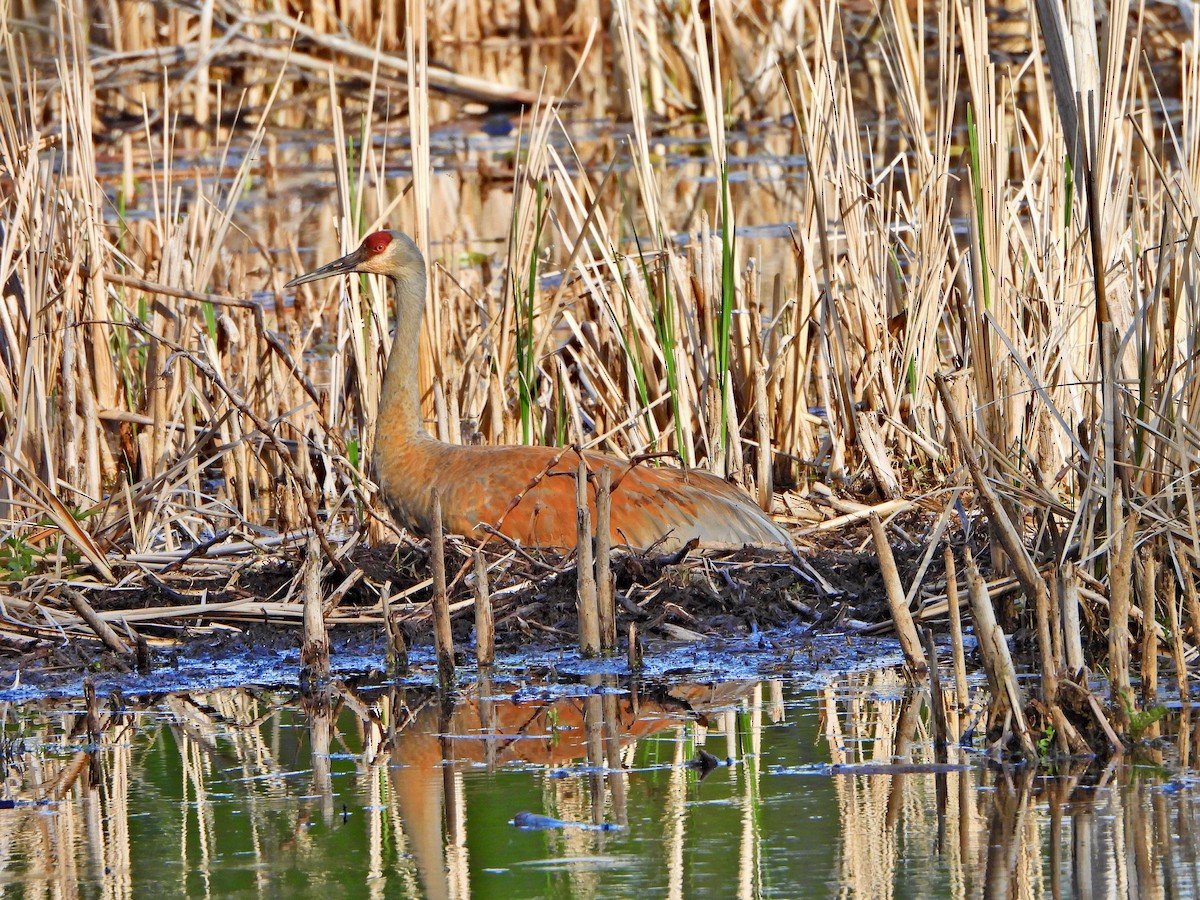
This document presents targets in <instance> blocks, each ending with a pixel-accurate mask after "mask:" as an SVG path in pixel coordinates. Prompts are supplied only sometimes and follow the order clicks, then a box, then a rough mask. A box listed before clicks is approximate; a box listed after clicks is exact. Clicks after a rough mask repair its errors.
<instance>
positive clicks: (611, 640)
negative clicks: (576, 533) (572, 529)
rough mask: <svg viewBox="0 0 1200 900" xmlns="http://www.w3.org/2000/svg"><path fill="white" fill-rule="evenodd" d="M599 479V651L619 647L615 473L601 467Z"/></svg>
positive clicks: (597, 486) (597, 548)
mask: <svg viewBox="0 0 1200 900" xmlns="http://www.w3.org/2000/svg"><path fill="white" fill-rule="evenodd" d="M596 480H597V483H596V602H597V604H598V605H599V613H600V615H599V619H600V648H601V649H602V650H614V649H616V646H617V610H616V605H615V603H614V600H613V569H612V529H611V523H612V470H611V469H610V468H609V467H608V466H601V467H600V471H599V472H598V473H597V476H596Z"/></svg>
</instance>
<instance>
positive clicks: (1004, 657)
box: [963, 547, 1037, 757]
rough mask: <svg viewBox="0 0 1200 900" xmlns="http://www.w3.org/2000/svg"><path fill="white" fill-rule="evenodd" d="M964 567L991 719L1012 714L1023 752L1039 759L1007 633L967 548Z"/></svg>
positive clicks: (996, 719)
mask: <svg viewBox="0 0 1200 900" xmlns="http://www.w3.org/2000/svg"><path fill="white" fill-rule="evenodd" d="M963 567H964V568H965V569H966V572H967V599H968V601H969V602H970V606H971V620H972V621H973V622H974V623H975V639H976V640H977V641H978V642H979V655H980V656H981V657H982V659H983V669H984V672H985V673H986V674H987V679H988V686H989V688H990V689H991V692H992V703H991V706H990V709H989V716H988V717H989V719H990V720H991V721H992V722H996V721H1000V720H1002V719H1003V718H1004V717H1005V715H1006V712H1008V711H1011V713H1012V720H1013V724H1014V725H1015V727H1016V733H1017V739H1018V741H1019V742H1020V744H1021V747H1022V749H1023V750H1024V751H1025V752H1026V753H1027V754H1029V755H1030V756H1031V757H1036V756H1037V748H1036V747H1035V746H1034V743H1033V738H1032V737H1031V736H1030V734H1029V727H1028V726H1027V725H1026V723H1025V712H1024V706H1025V701H1024V698H1023V697H1022V696H1021V686H1020V684H1019V683H1018V681H1017V672H1016V669H1015V668H1014V666H1013V661H1012V655H1011V654H1010V653H1009V650H1008V643H1007V642H1006V641H1005V638H1004V631H1003V629H1002V628H1001V627H1000V625H999V624H998V623H997V622H996V611H995V609H993V607H992V600H991V598H990V597H989V596H988V590H987V584H986V583H985V582H984V580H983V577H982V576H981V575H980V574H979V568H978V567H977V566H976V565H975V558H974V557H973V556H972V555H971V551H970V548H967V547H963Z"/></svg>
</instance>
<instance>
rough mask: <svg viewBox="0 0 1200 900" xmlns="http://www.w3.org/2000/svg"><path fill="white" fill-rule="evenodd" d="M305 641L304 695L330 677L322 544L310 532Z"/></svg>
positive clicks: (303, 586)
mask: <svg viewBox="0 0 1200 900" xmlns="http://www.w3.org/2000/svg"><path fill="white" fill-rule="evenodd" d="M300 577H301V591H302V592H303V597H304V643H303V644H302V645H301V647H300V688H301V691H302V692H304V693H305V694H307V693H310V692H311V691H312V690H314V689H315V687H316V683H317V682H319V681H321V680H323V679H326V678H328V677H329V633H328V631H327V630H326V628H325V616H324V614H323V612H322V609H321V546H320V544H318V543H317V538H316V537H315V536H314V535H312V534H310V535H309V537H308V546H307V549H306V550H305V553H304V565H303V571H302V572H301V576H300Z"/></svg>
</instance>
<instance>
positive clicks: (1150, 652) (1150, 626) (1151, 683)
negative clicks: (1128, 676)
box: [1138, 545, 1158, 738]
mask: <svg viewBox="0 0 1200 900" xmlns="http://www.w3.org/2000/svg"><path fill="white" fill-rule="evenodd" d="M1141 551H1142V552H1141V553H1140V554H1139V556H1140V557H1141V561H1142V565H1141V568H1140V570H1139V572H1138V593H1139V594H1140V595H1141V596H1140V597H1139V598H1138V599H1139V600H1140V601H1141V607H1142V648H1141V651H1142V652H1141V664H1142V707H1143V708H1144V709H1153V708H1154V707H1155V706H1158V627H1157V622H1158V620H1157V619H1156V618H1155V616H1154V613H1155V609H1154V607H1155V601H1156V599H1157V597H1158V592H1157V590H1156V589H1155V588H1156V582H1157V580H1158V557H1157V556H1156V555H1155V553H1154V548H1153V547H1152V546H1149V545H1145V546H1143V547H1142V548H1141ZM1156 729H1157V723H1153V724H1152V725H1151V731H1152V732H1154V731H1156ZM1147 737H1148V738H1154V737H1157V734H1156V733H1151V734H1148V735H1147Z"/></svg>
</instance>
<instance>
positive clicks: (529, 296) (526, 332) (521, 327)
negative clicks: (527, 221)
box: [512, 179, 546, 444]
mask: <svg viewBox="0 0 1200 900" xmlns="http://www.w3.org/2000/svg"><path fill="white" fill-rule="evenodd" d="M536 191H537V194H536V196H537V208H536V211H535V213H534V226H533V227H534V231H533V246H532V247H531V248H530V251H529V268H528V277H527V278H526V282H525V289H524V290H519V289H518V287H519V286H518V285H516V284H514V285H513V301H514V304H515V309H516V315H515V316H514V320H515V323H516V330H517V341H516V356H517V400H518V403H519V405H520V412H521V441H522V443H525V444H531V443H533V411H534V409H535V408H536V405H537V404H536V394H537V390H536V383H537V362H536V360H535V359H534V356H535V354H534V333H533V325H534V319H535V318H536V317H537V313H536V308H537V301H538V258H539V256H540V255H541V246H542V225H543V222H544V214H545V205H546V184H545V182H544V181H542V180H541V179H538V182H537V188H536ZM516 215H517V209H516V208H515V207H514V209H513V216H514V224H513V229H512V234H513V239H514V240H515V239H516V234H517V227H516V222H515V217H516ZM513 277H514V280H515V277H516V273H515V272H514V273H513Z"/></svg>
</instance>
